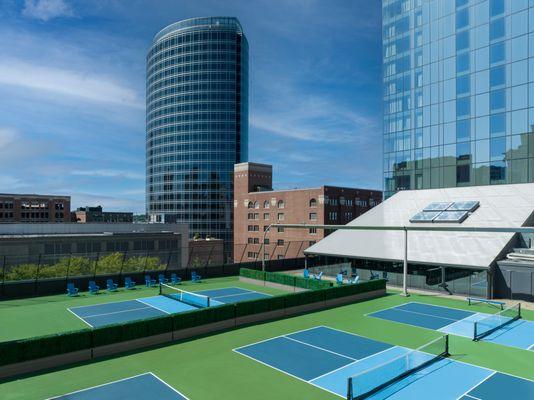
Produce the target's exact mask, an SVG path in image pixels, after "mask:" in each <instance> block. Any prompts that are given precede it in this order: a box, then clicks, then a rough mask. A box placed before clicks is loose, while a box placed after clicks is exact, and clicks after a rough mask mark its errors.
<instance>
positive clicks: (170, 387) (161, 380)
mask: <svg viewBox="0 0 534 400" xmlns="http://www.w3.org/2000/svg"><path fill="white" fill-rule="evenodd" d="M149 374H150V375H152V376H153V377H154V378H156V379H157V380H158V381H160V382H161V383H163V384H164V385H165V386H167V387H168V388H169V389H172V390H173V391H175V392H176V393H178V394H179V395H180V396H182V397H183V398H184V399H186V400H189V397H187V396H186V395H185V394H183V393H181V392H180V391H178V390H176V389H175V388H173V387H172V386H171V385H169V384H168V383H167V382H165V381H164V380H163V379H161V378H160V377H159V376H157V375H156V374H154V373H153V372H149Z"/></svg>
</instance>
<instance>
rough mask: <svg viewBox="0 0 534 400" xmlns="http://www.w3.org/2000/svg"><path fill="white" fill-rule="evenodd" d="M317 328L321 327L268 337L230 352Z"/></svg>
mask: <svg viewBox="0 0 534 400" xmlns="http://www.w3.org/2000/svg"><path fill="white" fill-rule="evenodd" d="M319 327H322V326H312V327H311V328H306V329H301V330H299V331H295V332H290V333H284V334H282V335H278V336H273V337H270V338H268V339H263V340H259V341H257V342H254V343H250V344H246V345H244V346H239V347H236V348H234V349H232V351H236V350H240V349H244V348H245V347H251V346H254V345H256V344H260V343H265V342H268V341H269V340H274V339H279V338H282V337H286V335H294V334H295V333H301V332H306V331H311V330H312V329H317V328H319ZM239 354H241V353H239Z"/></svg>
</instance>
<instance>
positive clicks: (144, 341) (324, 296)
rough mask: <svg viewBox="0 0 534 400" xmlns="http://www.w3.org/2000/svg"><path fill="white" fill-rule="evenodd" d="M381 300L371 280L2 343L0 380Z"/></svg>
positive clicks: (382, 288) (379, 285) (378, 283)
mask: <svg viewBox="0 0 534 400" xmlns="http://www.w3.org/2000/svg"><path fill="white" fill-rule="evenodd" d="M384 295H386V283H385V281H384V280H374V281H369V282H363V283H359V284H354V285H345V286H336V287H329V288H323V289H317V290H309V291H305V292H299V293H288V294H283V295H278V296H273V297H268V298H261V299H256V300H250V301H243V302H240V303H235V304H225V305H221V306H216V307H209V308H202V309H198V310H194V311H189V312H184V313H179V314H171V315H165V316H161V317H155V318H149V319H143V320H138V321H132V322H128V323H123V324H116V325H109V326H105V327H100V328H93V329H82V330H78V331H72V332H66V333H60V334H56V335H48V336H41V337H35V338H29V339H24V340H13V341H8V342H2V343H0V379H2V378H6V377H10V376H15V375H19V374H22V373H28V372H32V371H36V370H39V369H45V368H51V367H55V366H59V365H64V364H68V363H72V362H80V361H86V360H90V359H93V358H98V357H102V356H106V355H111V354H116V353H120V352H124V351H129V350H136V349H139V348H142V347H147V346H153V345H156V344H162V343H167V342H171V341H174V340H181V339H186V338H190V337H194V336H198V335H201V334H207V333H211V332H216V331H221V330H227V329H234V328H236V327H238V326H242V325H247V324H251V323H256V322H261V321H267V320H274V319H280V318H284V317H287V316H290V315H296V314H301V313H305V312H311V311H316V310H320V309H325V308H330V307H335V306H339V305H344V304H350V303H354V302H356V301H360V300H364V299H369V298H375V297H380V296H384ZM35 360H40V361H35Z"/></svg>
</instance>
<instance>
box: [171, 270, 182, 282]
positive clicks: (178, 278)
mask: <svg viewBox="0 0 534 400" xmlns="http://www.w3.org/2000/svg"><path fill="white" fill-rule="evenodd" d="M171 283H172V284H173V285H181V284H182V278H180V277H179V276H178V275H176V274H175V273H174V272H173V273H172V274H171Z"/></svg>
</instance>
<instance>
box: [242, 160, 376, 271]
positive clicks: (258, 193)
mask: <svg viewBox="0 0 534 400" xmlns="http://www.w3.org/2000/svg"><path fill="white" fill-rule="evenodd" d="M381 201H382V192H381V191H379V190H366V189H353V188H344V187H336V186H321V187H318V188H310V189H294V190H273V188H272V166H271V165H268V164H258V163H250V162H248V163H241V164H236V165H235V166H234V261H235V262H246V261H253V260H255V259H261V257H262V255H261V254H260V253H263V257H264V258H265V259H269V260H276V259H282V258H294V257H302V256H303V251H304V250H305V249H306V248H308V247H309V246H311V245H312V244H314V243H315V242H317V241H319V240H321V239H322V238H323V237H324V235H325V232H324V231H323V230H322V229H314V228H311V229H309V230H305V229H284V228H273V229H272V230H271V232H269V233H268V234H267V236H266V243H265V245H262V240H263V233H264V230H265V229H266V228H267V227H268V226H269V225H270V224H274V223H286V224H294V223H308V224H313V223H317V224H319V225H320V224H333V225H344V224H347V223H348V222H350V221H352V220H353V219H354V218H356V217H358V216H359V215H361V214H363V213H364V212H365V211H367V210H369V209H370V208H372V207H374V206H375V205H377V204H379V203H380V202H381Z"/></svg>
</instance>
